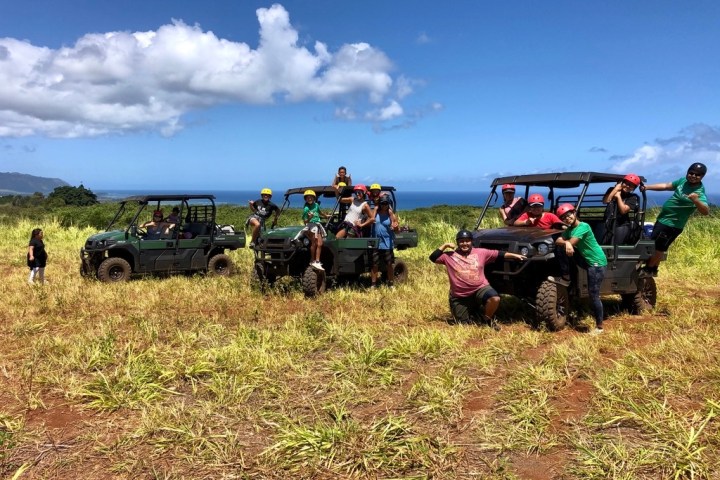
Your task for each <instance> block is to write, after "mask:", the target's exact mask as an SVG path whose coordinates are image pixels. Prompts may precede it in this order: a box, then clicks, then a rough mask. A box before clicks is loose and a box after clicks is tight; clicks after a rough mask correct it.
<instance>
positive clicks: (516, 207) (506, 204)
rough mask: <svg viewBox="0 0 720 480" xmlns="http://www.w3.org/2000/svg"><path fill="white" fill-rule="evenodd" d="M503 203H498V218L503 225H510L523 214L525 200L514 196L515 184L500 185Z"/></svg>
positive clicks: (525, 204)
mask: <svg viewBox="0 0 720 480" xmlns="http://www.w3.org/2000/svg"><path fill="white" fill-rule="evenodd" d="M502 196H503V204H502V205H500V218H502V221H503V223H504V224H505V225H512V224H513V223H514V222H515V220H517V218H518V217H519V216H520V215H522V214H523V212H524V211H525V207H526V206H527V202H526V201H525V199H524V198H522V197H516V196H515V185H512V184H510V183H506V184H505V185H503V186H502Z"/></svg>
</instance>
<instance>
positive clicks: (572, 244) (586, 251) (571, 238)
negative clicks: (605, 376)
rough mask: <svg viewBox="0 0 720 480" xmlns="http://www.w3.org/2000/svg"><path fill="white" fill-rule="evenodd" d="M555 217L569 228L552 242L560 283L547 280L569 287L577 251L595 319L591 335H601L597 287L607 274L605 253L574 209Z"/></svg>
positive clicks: (568, 206) (561, 208)
mask: <svg viewBox="0 0 720 480" xmlns="http://www.w3.org/2000/svg"><path fill="white" fill-rule="evenodd" d="M557 216H558V217H559V218H561V219H562V222H563V223H564V224H565V225H567V226H568V228H567V229H566V230H565V231H563V232H562V234H561V235H560V236H559V237H558V238H557V239H556V240H555V245H557V246H558V247H559V248H558V249H556V252H557V253H558V255H557V259H558V262H559V264H560V270H561V272H562V278H561V279H555V278H550V280H552V281H555V282H556V283H559V284H561V285H564V286H566V287H567V286H569V285H570V260H569V257H572V256H573V255H574V253H575V251H576V250H577V252H578V253H579V254H580V255H579V256H580V257H582V259H583V260H584V261H583V262H577V264H578V265H579V266H582V267H583V268H587V280H588V293H589V295H590V302H591V303H590V305H591V307H592V311H593V316H594V317H595V330H594V331H593V332H591V333H592V334H594V335H597V334H599V333H602V331H603V304H602V302H601V301H600V285H602V281H603V278H605V271H606V270H607V257H606V256H605V252H603V250H602V248H601V247H600V245H599V244H598V242H597V240H596V239H595V235H594V234H593V232H592V229H591V228H590V225H588V224H587V223H585V222H581V221H580V219H579V218H578V216H577V212H576V211H575V206H574V205H572V204H570V203H563V204H562V205H560V206H559V207H558V208H557Z"/></svg>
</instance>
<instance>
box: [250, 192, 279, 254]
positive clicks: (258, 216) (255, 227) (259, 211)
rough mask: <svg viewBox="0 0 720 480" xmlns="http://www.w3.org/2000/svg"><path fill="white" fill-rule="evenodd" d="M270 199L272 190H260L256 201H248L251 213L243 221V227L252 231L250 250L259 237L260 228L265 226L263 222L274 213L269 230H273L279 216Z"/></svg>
mask: <svg viewBox="0 0 720 480" xmlns="http://www.w3.org/2000/svg"><path fill="white" fill-rule="evenodd" d="M271 198H272V190H270V189H269V188H263V189H262V190H260V198H259V199H257V200H254V201H253V200H250V201H248V205H249V206H250V211H251V212H253V213H252V214H251V215H250V216H249V217H248V218H247V220H245V226H246V227H247V226H248V225H249V226H250V228H251V229H252V233H251V237H250V245H249V247H250V248H253V247H254V246H255V242H257V239H258V237H259V236H260V228H261V227H264V226H265V220H267V219H268V218H270V217H271V216H272V214H273V213H275V218H274V219H273V223H272V225H271V226H270V228H275V225H276V224H277V219H278V215H279V214H280V208H278V206H277V205H275V204H274V203H273V202H271V201H270V199H271Z"/></svg>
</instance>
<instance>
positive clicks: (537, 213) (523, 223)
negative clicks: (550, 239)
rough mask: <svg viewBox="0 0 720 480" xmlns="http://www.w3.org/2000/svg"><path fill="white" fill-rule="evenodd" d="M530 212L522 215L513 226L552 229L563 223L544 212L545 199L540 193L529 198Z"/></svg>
mask: <svg viewBox="0 0 720 480" xmlns="http://www.w3.org/2000/svg"><path fill="white" fill-rule="evenodd" d="M528 203H529V204H530V206H529V207H528V211H527V212H525V213H523V214H522V215H520V216H519V217H518V218H517V220H515V222H513V225H515V226H516V227H537V228H543V229H544V228H552V227H553V225H555V224H558V223H562V221H561V220H560V219H559V218H558V217H557V215H555V214H554V213H552V212H543V208H544V207H545V198H543V196H542V195H540V194H539V193H533V194H532V195H530V197H529V198H528Z"/></svg>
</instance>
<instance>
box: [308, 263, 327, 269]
mask: <svg viewBox="0 0 720 480" xmlns="http://www.w3.org/2000/svg"><path fill="white" fill-rule="evenodd" d="M310 265H311V266H312V267H313V268H314V269H316V270H325V269H324V268H323V266H322V263H320V262H312V263H311V264H310Z"/></svg>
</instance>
